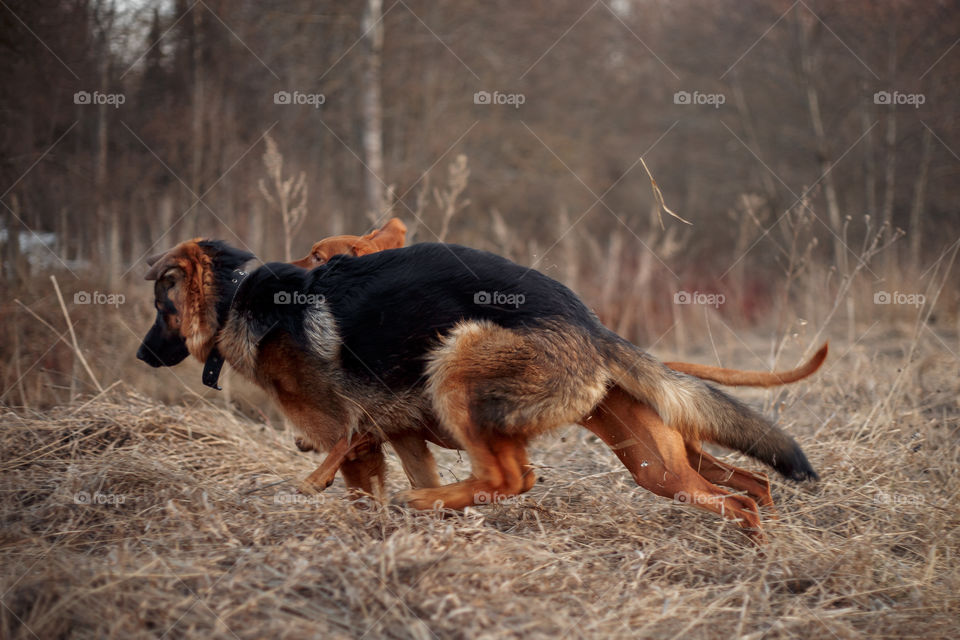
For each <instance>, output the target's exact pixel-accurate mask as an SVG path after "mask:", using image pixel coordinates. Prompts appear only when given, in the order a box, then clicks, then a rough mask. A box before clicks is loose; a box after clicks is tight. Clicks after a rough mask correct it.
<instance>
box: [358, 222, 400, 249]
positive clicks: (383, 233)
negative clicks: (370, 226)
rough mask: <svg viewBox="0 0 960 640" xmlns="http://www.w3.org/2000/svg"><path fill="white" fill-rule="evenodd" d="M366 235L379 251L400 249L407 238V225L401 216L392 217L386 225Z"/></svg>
mask: <svg viewBox="0 0 960 640" xmlns="http://www.w3.org/2000/svg"><path fill="white" fill-rule="evenodd" d="M364 237H365V238H368V239H369V240H370V242H372V243H373V244H374V245H375V246H376V247H377V251H383V250H385V249H399V248H400V247H402V246H403V243H404V241H405V240H406V239H407V226H406V225H405V224H403V223H402V222H401V221H400V218H390V220H388V221H387V223H386V224H385V225H383V226H382V227H380V228H379V229H378V230H376V231H374V232H373V233H371V234H369V235H367V236H364Z"/></svg>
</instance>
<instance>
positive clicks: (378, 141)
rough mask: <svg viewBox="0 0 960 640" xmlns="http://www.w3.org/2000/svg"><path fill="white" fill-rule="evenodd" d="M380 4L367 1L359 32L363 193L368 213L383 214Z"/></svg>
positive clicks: (381, 30)
mask: <svg viewBox="0 0 960 640" xmlns="http://www.w3.org/2000/svg"><path fill="white" fill-rule="evenodd" d="M382 9H383V2H382V0H367V6H366V9H365V10H364V12H363V24H362V29H363V33H364V34H365V35H364V42H365V45H366V50H367V56H366V61H365V63H364V69H363V77H362V79H361V83H362V96H363V97H362V100H363V107H362V109H363V155H364V162H365V163H366V165H367V171H366V173H365V176H364V177H365V189H364V194H365V198H366V207H367V213H372V214H373V215H375V216H379V215H380V213H381V212H382V211H383V206H384V201H383V191H384V189H383V182H384V175H383V105H382V103H381V98H380V63H381V61H380V54H381V52H382V50H383V20H381V12H382Z"/></svg>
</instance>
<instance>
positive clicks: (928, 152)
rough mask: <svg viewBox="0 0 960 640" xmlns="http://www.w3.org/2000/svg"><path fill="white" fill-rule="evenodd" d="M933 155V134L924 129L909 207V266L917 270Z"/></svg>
mask: <svg viewBox="0 0 960 640" xmlns="http://www.w3.org/2000/svg"><path fill="white" fill-rule="evenodd" d="M932 155H933V134H932V132H931V131H930V129H927V128H924V130H923V141H922V142H921V151H920V171H919V173H918V174H917V182H916V185H915V186H914V188H913V204H912V205H911V206H910V230H909V232H908V233H909V236H910V266H911V267H912V268H914V269H919V266H920V249H921V248H922V246H923V210H924V205H925V204H926V198H927V178H928V177H929V175H930V158H931V156H932Z"/></svg>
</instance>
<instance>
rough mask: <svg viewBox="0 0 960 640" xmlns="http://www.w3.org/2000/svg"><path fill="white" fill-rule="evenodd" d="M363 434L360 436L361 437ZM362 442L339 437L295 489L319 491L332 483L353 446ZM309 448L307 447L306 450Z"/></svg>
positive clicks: (309, 492) (301, 491)
mask: <svg viewBox="0 0 960 640" xmlns="http://www.w3.org/2000/svg"><path fill="white" fill-rule="evenodd" d="M363 437H364V436H360V438H363ZM360 444H362V443H361V442H360V441H359V439H358V438H354V439H353V441H352V442H351V441H350V439H349V438H341V439H340V440H339V441H338V442H337V444H335V445H333V448H332V449H331V450H330V451H329V452H328V453H327V457H326V458H324V459H323V462H322V463H321V464H320V466H319V467H317V468H316V470H314V472H313V473H311V474H310V475H309V476H307V477H306V479H304V480H303V482H301V483H300V485H299V486H298V488H297V490H298V491H299V492H300V493H303V494H306V495H312V494H314V493H319V492H321V491H323V490H324V489H326V488H327V487H329V486H330V485H331V484H333V479H334V478H335V477H336V475H337V471H339V470H340V468H341V466H342V465H343V463H344V462H345V461H346V459H347V456H348V455H349V454H350V452H351V451H352V450H353V448H354V447H356V446H358V445H360ZM309 450H311V449H308V451H309Z"/></svg>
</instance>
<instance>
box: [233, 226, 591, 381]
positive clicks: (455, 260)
mask: <svg viewBox="0 0 960 640" xmlns="http://www.w3.org/2000/svg"><path fill="white" fill-rule="evenodd" d="M297 294H299V296H300V297H298V296H297ZM278 296H279V298H278ZM308 296H312V298H310V297H308ZM275 299H284V300H286V299H289V301H290V303H289V304H280V305H275V304H273V301H274V300H275ZM320 299H322V300H323V301H324V307H325V308H326V309H327V310H328V311H329V313H330V314H331V315H332V317H333V320H334V321H335V323H336V327H337V331H338V335H339V339H340V341H341V344H342V351H341V354H340V356H341V362H340V366H341V367H343V369H344V370H345V371H346V372H348V373H349V374H351V375H354V376H357V377H360V378H377V379H379V380H381V381H383V382H385V383H386V384H388V385H389V386H391V387H394V386H397V387H401V388H407V387H409V386H410V385H412V384H415V383H416V382H417V381H418V380H419V379H420V378H421V377H422V375H423V373H424V365H425V363H424V359H423V358H424V356H425V354H427V353H428V352H429V350H430V349H432V348H433V347H435V346H436V345H438V344H439V340H440V338H441V337H442V335H443V334H445V333H447V332H449V331H450V330H451V329H452V328H453V327H455V326H456V325H457V324H458V323H461V322H464V321H470V320H476V321H488V322H492V323H494V324H496V325H498V326H501V327H504V328H507V329H515V328H524V327H534V326H539V325H542V324H543V323H544V322H548V321H558V322H560V323H562V324H564V325H567V326H570V327H572V328H576V329H577V330H579V331H582V332H584V333H588V334H589V333H596V332H605V331H606V329H605V328H604V327H603V326H602V325H601V324H600V322H599V320H597V318H596V316H595V315H594V314H593V313H592V312H591V311H590V310H589V309H588V308H587V307H586V305H584V304H583V302H581V301H580V299H579V298H578V297H577V296H576V295H575V294H574V293H573V292H572V291H570V290H569V289H568V288H567V287H565V286H563V285H562V284H560V283H559V282H557V281H555V280H553V279H551V278H548V277H547V276H544V275H543V274H541V273H539V272H537V271H535V270H532V269H527V268H525V267H522V266H520V265H517V264H515V263H513V262H510V261H509V260H506V259H504V258H502V257H500V256H497V255H494V254H492V253H488V252H486V251H478V250H476V249H470V248H467V247H462V246H459V245H448V244H434V243H424V244H418V245H414V246H412V247H407V248H403V249H394V250H390V251H382V252H379V253H375V254H372V255H368V256H363V257H359V258H354V257H349V256H337V257H335V258H333V259H332V260H330V262H328V263H327V264H326V265H323V266H320V267H318V268H316V269H313V270H312V271H309V272H304V271H302V270H300V269H297V268H294V267H291V266H289V265H286V264H284V263H270V264H267V265H265V266H264V267H262V268H261V269H259V270H258V271H256V272H254V273H253V274H251V275H250V278H248V281H247V282H246V283H244V286H243V288H242V290H241V292H240V293H239V294H238V296H237V303H236V304H237V305H238V306H237V308H238V310H239V309H242V308H246V309H247V313H248V314H249V315H248V317H254V316H256V317H257V318H258V320H257V322H256V323H255V325H256V326H259V327H261V328H262V329H263V330H266V329H268V328H270V327H274V328H280V329H283V330H286V331H288V332H289V333H291V334H292V335H294V336H295V337H297V338H298V339H299V340H302V341H307V340H309V336H308V335H307V334H306V333H305V332H304V331H303V326H304V322H303V315H302V314H303V313H305V312H307V309H308V307H309V305H307V304H296V301H297V300H302V301H304V302H309V301H311V300H312V301H317V300H320ZM304 346H305V347H307V346H308V345H306V344H304Z"/></svg>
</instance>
